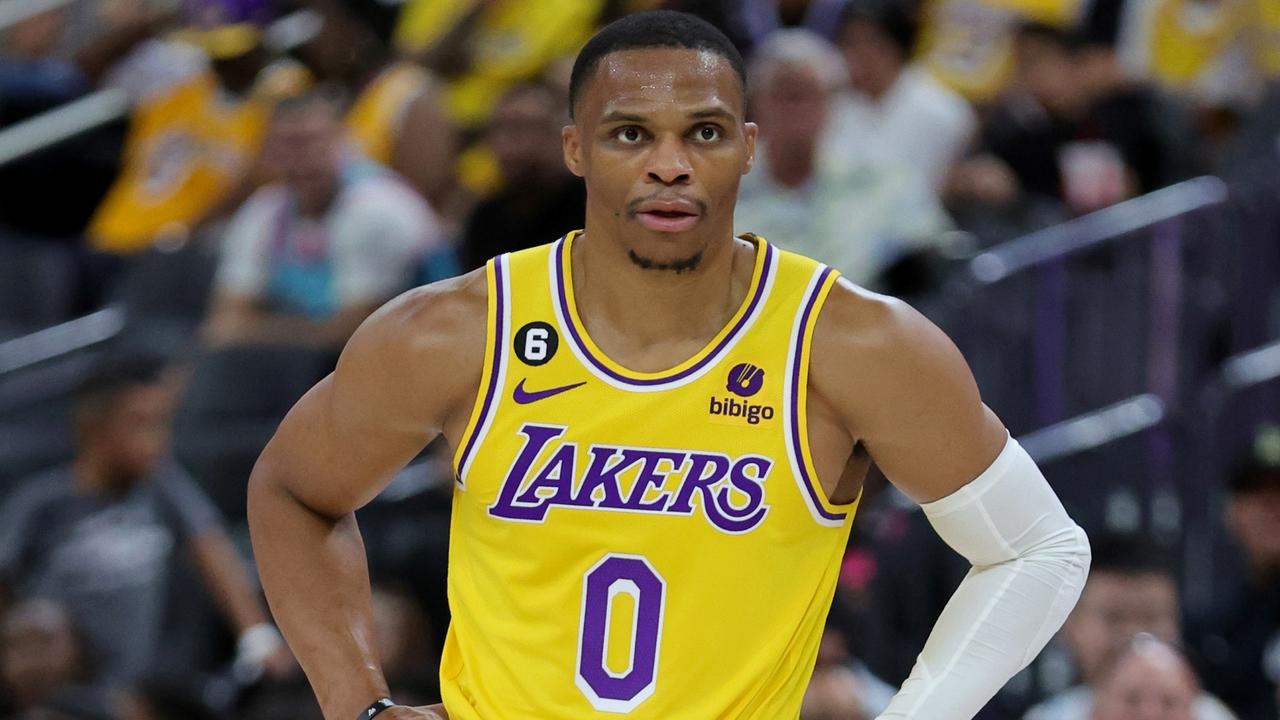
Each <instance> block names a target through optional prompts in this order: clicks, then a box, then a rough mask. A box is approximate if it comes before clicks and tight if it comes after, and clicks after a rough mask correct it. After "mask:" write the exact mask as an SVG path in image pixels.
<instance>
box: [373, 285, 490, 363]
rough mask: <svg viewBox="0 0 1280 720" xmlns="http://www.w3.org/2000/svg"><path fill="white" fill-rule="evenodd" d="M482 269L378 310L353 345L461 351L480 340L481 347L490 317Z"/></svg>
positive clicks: (414, 291)
mask: <svg viewBox="0 0 1280 720" xmlns="http://www.w3.org/2000/svg"><path fill="white" fill-rule="evenodd" d="M486 273H487V271H486V269H485V268H484V267H481V268H478V269H476V270H473V271H471V272H469V273H466V274H465V275H459V276H457V277H453V278H448V279H446V280H440V281H438V282H434V283H431V284H430V285H423V286H421V287H416V288H414V289H412V290H409V291H407V292H405V293H402V294H401V295H399V296H398V297H396V298H394V299H392V300H390V301H389V302H387V304H385V305H383V306H382V307H381V308H379V309H378V310H377V311H376V312H375V313H373V315H371V316H370V317H369V319H368V320H366V321H365V322H364V324H363V325H361V327H360V329H359V330H358V331H357V332H356V334H355V336H353V337H352V344H375V345H386V346H387V348H388V349H394V350H396V351H400V352H407V353H414V352H418V351H421V349H423V348H424V347H427V346H438V345H447V346H450V347H459V348H460V349H465V348H466V347H467V346H468V345H470V344H471V343H468V342H467V340H468V339H476V338H479V340H480V344H481V347H482V348H483V338H484V334H485V328H486V322H487V317H488V297H489V291H488V280H487V277H486Z"/></svg>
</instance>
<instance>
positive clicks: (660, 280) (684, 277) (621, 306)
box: [571, 217, 754, 372]
mask: <svg viewBox="0 0 1280 720" xmlns="http://www.w3.org/2000/svg"><path fill="white" fill-rule="evenodd" d="M594 227H596V226H595V224H593V223H592V222H591V220H590V217H588V219H587V230H586V233H585V235H582V236H579V237H578V238H577V239H576V240H575V241H574V243H573V248H572V257H571V267H572V270H573V287H574V295H575V299H576V305H577V309H578V314H579V316H580V317H581V318H582V321H583V323H584V324H585V325H586V326H587V327H586V329H587V332H588V333H590V335H591V338H592V339H593V340H594V341H595V342H596V344H597V345H599V346H600V348H601V350H603V351H604V352H605V353H606V354H608V355H610V356H611V357H613V358H614V359H615V360H616V361H618V362H620V363H622V364H623V365H624V366H626V367H628V368H630V369H632V370H637V371H640V372H656V371H660V370H665V369H667V368H669V367H672V366H674V365H677V364H679V363H680V362H683V361H684V360H686V359H688V358H689V357H692V356H693V355H694V354H695V353H696V352H697V351H698V350H699V349H701V347H702V346H703V345H705V344H706V342H708V341H709V340H710V339H711V338H713V337H715V335H716V334H717V333H719V332H720V330H721V329H722V328H723V327H724V326H725V324H726V323H727V322H728V321H729V319H730V318H731V317H732V316H733V314H734V312H735V311H736V310H737V308H738V306H739V305H740V304H741V303H742V299H743V297H744V296H745V295H746V292H747V288H748V286H749V284H750V279H751V270H752V261H753V253H754V251H753V250H752V249H751V248H749V247H747V246H745V244H744V243H742V242H739V241H736V240H734V239H732V234H731V232H730V230H729V229H728V228H726V229H725V230H724V234H725V235H726V236H727V237H726V238H724V239H722V240H717V241H715V242H712V243H710V244H708V246H707V248H706V250H705V251H704V252H703V254H702V259H701V262H699V263H698V266H697V268H695V269H693V270H689V271H685V272H680V273H676V272H674V271H671V270H645V269H643V268H640V267H637V266H636V265H635V264H634V263H633V262H632V261H631V259H630V257H629V256H628V253H627V250H626V249H625V248H623V247H622V245H621V243H618V242H616V241H614V240H613V239H611V238H609V237H607V236H606V235H604V234H596V235H594V236H593V235H592V232H593V228H594Z"/></svg>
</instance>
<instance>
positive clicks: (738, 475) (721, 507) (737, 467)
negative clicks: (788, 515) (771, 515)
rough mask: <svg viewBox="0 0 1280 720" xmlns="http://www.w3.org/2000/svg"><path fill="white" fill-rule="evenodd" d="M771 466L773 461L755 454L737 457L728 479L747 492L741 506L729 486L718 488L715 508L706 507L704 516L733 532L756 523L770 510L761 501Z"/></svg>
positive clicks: (735, 487) (734, 486) (753, 525)
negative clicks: (737, 503) (752, 469)
mask: <svg viewBox="0 0 1280 720" xmlns="http://www.w3.org/2000/svg"><path fill="white" fill-rule="evenodd" d="M750 467H754V468H755V470H756V472H755V474H754V476H750V475H748V474H747V468H750ZM772 467H773V462H772V461H770V460H769V459H768V458H763V457H760V456H758V455H748V456H746V457H743V458H739V459H738V460H737V462H735V463H734V464H733V468H732V469H730V470H729V482H730V484H731V485H732V486H733V489H735V490H738V491H739V492H741V493H742V494H744V495H746V496H747V502H746V504H744V505H743V506H741V507H737V506H735V505H734V504H733V497H732V495H731V494H730V493H731V492H732V491H731V490H730V488H728V487H722V488H720V489H719V491H717V492H716V502H715V503H714V506H715V512H714V513H712V512H711V508H710V507H707V517H709V518H710V519H711V522H713V523H715V526H716V527H718V528H720V529H721V530H724V531H725V532H732V533H739V532H745V531H747V530H750V529H752V528H754V527H755V526H756V525H759V524H760V521H761V520H763V519H764V516H765V515H767V514H768V512H769V506H768V505H765V504H764V481H765V478H766V477H768V475H769V470H770V469H771V468H772ZM708 505H710V503H708Z"/></svg>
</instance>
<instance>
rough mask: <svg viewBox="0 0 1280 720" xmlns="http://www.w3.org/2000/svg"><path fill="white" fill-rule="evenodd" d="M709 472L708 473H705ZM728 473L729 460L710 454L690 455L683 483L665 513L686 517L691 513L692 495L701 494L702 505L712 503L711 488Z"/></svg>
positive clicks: (725, 457) (722, 456)
mask: <svg viewBox="0 0 1280 720" xmlns="http://www.w3.org/2000/svg"><path fill="white" fill-rule="evenodd" d="M708 470H710V472H707V471H708ZM728 472H729V458H728V457H727V456H724V455H713V454H712V453H690V454H689V469H688V470H687V471H686V472H685V474H684V482H682V483H680V490H679V492H677V493H676V499H675V501H674V502H672V503H671V505H669V506H668V507H667V512H673V513H682V514H685V515H688V514H690V513H692V512H693V504H692V500H693V494H694V493H695V492H701V493H702V505H703V506H704V507H705V506H706V505H707V504H708V503H711V502H712V498H711V486H712V485H715V484H716V483H718V482H720V481H721V480H723V479H724V476H725V475H726V474H727V473H728Z"/></svg>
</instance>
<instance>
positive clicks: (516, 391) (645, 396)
mask: <svg viewBox="0 0 1280 720" xmlns="http://www.w3.org/2000/svg"><path fill="white" fill-rule="evenodd" d="M577 236H578V234H577V233H574V234H571V235H569V236H568V237H566V238H563V239H561V240H560V241H558V242H556V243H553V244H552V245H548V246H543V247H539V248H534V249H531V250H525V251H522V252H518V253H515V254H511V255H503V256H500V257H498V258H497V259H495V260H492V261H490V262H489V264H488V267H487V272H488V288H489V318H488V319H489V331H488V346H487V350H486V359H485V370H484V375H483V377H482V380H481V386H480V387H481V391H480V393H479V397H477V399H476V402H475V406H474V410H473V413H472V416H471V419H470V422H469V424H468V427H467V430H466V432H465V434H464V436H463V438H462V439H461V441H460V442H459V444H458V448H457V452H456V454H455V456H454V463H455V470H456V472H457V476H458V484H457V486H456V488H455V491H454V503H453V525H452V529H451V533H452V535H451V543H450V549H449V554H450V557H449V603H450V607H451V608H452V610H453V624H452V625H451V626H450V629H449V635H448V640H447V641H446V644H445V649H444V657H443V660H442V663H441V669H440V679H441V688H442V693H443V698H444V701H445V707H446V708H447V709H448V711H449V717H451V718H455V719H456V720H480V719H483V720H502V719H504V718H520V719H521V720H533V719H535V718H548V719H549V718H557V719H564V718H588V717H610V716H613V715H618V714H622V715H627V716H629V717H635V718H667V719H670V718H699V719H701V720H709V719H711V718H760V719H761V720H777V719H778V718H784V717H791V718H794V717H796V716H797V714H798V713H799V709H800V700H801V697H802V696H803V694H804V690H805V686H806V684H807V683H808V680H809V677H810V674H811V672H812V669H813V665H814V661H815V658H816V654H817V650H818V642H819V639H820V637H821V635H822V628H823V624H824V621H825V619H826V615H827V612H828V609H829V607H830V603H831V598H832V594H833V593H834V589H835V583H836V576H837V571H838V565H839V561H840V558H841V555H842V553H843V551H844V549H845V545H846V542H847V539H848V534H849V526H850V523H851V521H852V517H853V513H854V511H855V509H856V503H853V504H849V505H833V504H832V503H830V502H829V500H828V499H827V496H826V494H825V493H824V492H823V490H822V488H821V486H820V485H819V484H818V482H817V477H816V475H815V472H814V469H813V463H812V458H811V455H810V451H809V448H808V445H807V429H806V419H805V404H806V393H805V388H806V387H807V382H808V366H809V353H810V344H811V340H812V336H813V328H814V323H815V320H816V318H817V316H818V313H819V311H820V310H821V308H822V305H823V302H824V301H825V299H826V297H827V295H828V293H829V292H830V290H831V287H832V285H833V284H834V283H835V279H836V273H835V272H834V271H833V270H832V269H830V268H828V267H826V266H824V265H821V264H819V263H817V262H815V261H813V260H809V259H807V258H804V257H801V256H799V255H794V254H791V253H788V252H785V251H782V250H779V249H778V248H776V247H773V246H772V245H769V244H768V243H767V242H765V241H764V240H763V239H760V238H757V237H755V236H750V235H748V236H744V239H746V240H748V241H750V242H752V243H753V244H754V245H755V249H756V259H755V268H754V275H753V277H752V281H751V286H750V288H749V290H748V292H747V294H746V297H745V298H744V300H743V302H742V305H741V306H740V307H739V309H738V310H737V312H736V314H735V315H734V316H733V318H732V319H731V320H730V321H729V322H728V324H727V325H726V326H725V328H724V329H723V330H722V331H721V332H720V333H719V334H718V335H717V336H716V337H715V338H714V339H712V340H711V342H710V343H708V344H707V346H706V347H705V348H703V350H701V351H700V352H698V353H697V354H696V355H694V356H693V357H691V358H689V359H688V360H686V361H685V362H683V363H680V364H679V365H677V366H676V367H673V368H671V369H670V370H667V371H664V372H652V373H648V372H644V373H642V372H635V371H631V370H628V369H626V368H624V367H622V366H620V365H618V364H617V363H616V362H614V361H612V360H611V359H609V358H608V357H607V356H606V355H605V354H604V353H603V352H602V351H601V350H600V348H599V347H598V346H596V344H595V343H594V342H592V340H591V338H590V336H588V334H587V332H586V330H585V329H584V326H583V323H582V321H581V318H580V317H579V314H578V310H577V306H576V302H577V301H576V300H575V297H574V290H573V283H572V278H573V273H572V271H571V268H570V265H569V264H570V249H571V247H572V245H573V243H574V242H589V240H575V238H576V237H577Z"/></svg>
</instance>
